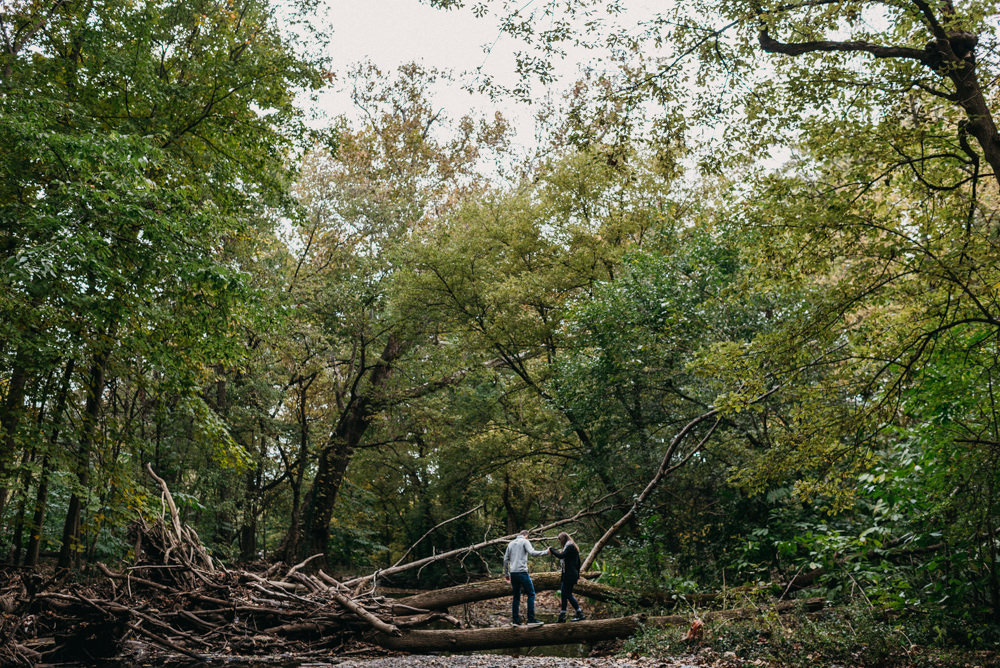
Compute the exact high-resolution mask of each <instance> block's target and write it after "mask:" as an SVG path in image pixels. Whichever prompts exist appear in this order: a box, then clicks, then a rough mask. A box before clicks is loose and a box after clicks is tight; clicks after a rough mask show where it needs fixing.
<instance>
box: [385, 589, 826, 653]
mask: <svg viewBox="0 0 1000 668" xmlns="http://www.w3.org/2000/svg"><path fill="white" fill-rule="evenodd" d="M824 603H825V601H824V599H823V598H811V599H807V600H804V601H786V602H783V603H778V604H776V605H773V606H768V608H767V610H768V611H774V612H779V613H784V612H790V611H792V610H796V609H800V610H805V611H814V610H819V609H821V608H822V607H823V605H824ZM761 611H762V609H760V608H740V609H736V610H719V611H715V612H706V613H704V614H702V615H701V616H700V619H702V620H717V619H734V618H740V617H748V616H751V615H756V614H759V613H760V612H761ZM692 619H694V617H693V616H692V615H666V616H661V617H648V616H646V615H631V616H629V617H616V618H614V619H595V620H589V621H582V622H570V623H566V624H546V625H544V626H537V627H527V626H501V627H493V628H486V629H447V630H441V631H428V630H419V631H416V630H415V631H406V632H404V633H403V634H402V635H399V636H393V635H388V634H385V633H376V634H374V636H373V639H374V640H375V642H377V643H378V644H379V645H381V646H382V647H384V648H386V649H391V650H396V651H402V652H440V651H452V652H465V651H471V650H487V649H506V648H510V647H529V646H531V647H533V646H538V645H567V644H574V643H583V642H597V641H600V640H613V639H616V638H628V637H630V636H632V635H635V633H636V631H638V630H639V629H640V628H642V627H655V628H662V627H666V626H674V625H687V624H690V623H691V621H692Z"/></svg>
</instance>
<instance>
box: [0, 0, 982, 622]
mask: <svg viewBox="0 0 1000 668" xmlns="http://www.w3.org/2000/svg"><path fill="white" fill-rule="evenodd" d="M414 1H416V0H414ZM431 4H435V5H438V6H440V7H441V9H442V11H446V10H447V9H448V8H449V6H453V5H456V4H458V3H455V2H450V1H444V0H438V2H435V3H431ZM619 4H620V3H616V2H596V1H593V2H592V1H590V0H575V1H574V2H570V3H542V4H540V5H538V6H537V7H536V6H534V5H530V3H529V5H530V6H529V7H528V8H525V7H518V6H516V5H514V4H508V3H504V2H494V3H486V4H484V5H483V6H481V7H480V8H479V9H480V11H481V12H483V13H487V14H489V13H492V14H493V15H495V16H498V17H500V19H502V20H501V22H500V25H501V26H502V28H503V29H504V30H507V31H509V32H510V33H511V34H513V35H516V36H517V37H518V38H519V39H522V40H523V41H524V45H525V46H524V50H523V51H521V52H520V54H519V58H518V66H519V68H520V71H521V72H522V74H523V78H522V79H521V83H520V84H518V85H517V86H514V87H512V88H510V89H506V90H505V89H503V87H502V86H500V85H499V84H498V83H497V82H491V81H486V80H483V82H482V84H483V87H484V89H486V90H488V91H490V92H491V93H492V94H493V95H497V96H501V95H511V96H519V95H520V96H523V97H530V96H531V95H532V91H537V90H538V87H539V86H542V87H545V86H550V87H551V86H553V85H554V83H553V74H552V72H553V70H552V67H553V65H552V64H553V62H555V61H557V60H558V58H559V56H560V52H561V51H562V50H563V49H564V48H568V47H570V46H571V45H572V46H573V48H578V47H580V46H584V47H585V46H596V45H600V46H601V47H602V48H607V49H608V50H609V52H610V53H611V54H612V55H611V57H610V58H608V59H607V60H606V61H605V65H606V67H605V68H604V69H598V68H597V67H596V66H595V67H590V68H588V69H587V70H586V71H583V72H581V74H580V78H579V80H578V81H577V82H576V83H575V84H572V85H568V86H567V87H566V91H565V95H564V97H562V98H561V99H558V100H555V101H554V102H553V104H551V105H549V106H547V107H545V109H544V113H540V114H539V125H538V139H537V141H536V142H534V143H533V144H532V146H531V148H530V150H526V149H525V148H524V147H523V145H521V144H518V143H517V142H514V141H512V133H511V129H510V127H509V124H508V122H507V121H505V119H503V118H502V117H500V116H483V117H478V116H476V115H470V116H464V117H456V116H454V115H452V116H449V114H448V113H447V112H446V111H442V110H441V108H440V107H439V106H437V105H436V104H435V103H434V100H433V96H432V93H431V91H432V90H433V88H434V86H436V85H440V84H441V81H442V80H444V79H446V78H447V77H448V76H449V74H448V73H442V72H437V71H434V70H432V69H429V68H426V67H423V66H420V65H410V66H406V67H403V68H400V69H399V70H398V71H392V72H382V71H379V70H378V69H377V68H376V67H374V66H371V65H361V66H356V67H354V68H353V69H352V70H350V71H347V70H346V68H345V67H344V65H345V64H343V63H328V62H325V61H324V60H323V59H322V57H320V56H316V55H311V54H310V53H309V52H307V51H305V50H303V48H302V45H312V46H310V47H309V48H311V49H313V50H314V51H315V53H316V54H321V53H322V44H323V39H324V37H325V36H327V33H328V32H329V26H325V25H324V24H322V23H318V22H316V21H311V20H310V11H311V10H312V9H313V8H312V7H310V3H303V4H302V5H301V6H296V7H290V6H288V5H287V4H283V5H281V7H280V10H281V14H280V15H279V14H278V13H277V12H278V9H279V8H278V7H275V6H272V5H270V4H269V3H267V2H264V1H262V0H183V1H180V0H163V1H161V2H145V1H139V2H136V1H130V0H11V1H9V2H5V3H4V4H3V8H2V11H0V72H2V75H0V173H2V178H0V553H2V554H3V556H4V558H5V559H7V560H8V561H9V562H10V563H11V564H15V565H16V564H22V565H24V566H28V567H35V566H38V565H39V562H40V560H41V561H44V560H45V559H47V558H51V559H54V560H56V561H57V563H58V566H59V567H62V568H69V569H74V570H77V569H82V570H86V569H88V568H89V567H90V566H91V565H93V564H94V563H95V562H97V561H108V560H119V559H123V558H125V557H127V556H128V554H129V551H130V549H131V548H132V545H131V542H130V538H129V536H128V534H127V531H126V529H127V527H128V525H129V524H130V522H132V520H133V519H134V518H135V516H136V513H147V514H148V513H156V512H159V510H160V497H159V490H158V488H157V487H156V486H155V484H154V483H153V481H152V480H151V479H150V478H149V476H148V475H147V474H146V472H145V466H146V465H147V464H149V465H151V467H152V468H153V470H155V471H156V472H157V473H158V474H159V475H161V476H163V478H164V479H165V480H167V482H168V483H169V485H170V488H171V490H172V491H173V493H174V497H175V499H176V500H177V501H178V503H180V505H181V506H182V511H183V514H184V519H185V521H187V522H188V523H190V524H191V525H192V526H194V527H196V528H197V530H198V532H199V533H200V536H201V538H202V540H203V541H204V542H205V543H206V544H207V545H208V546H209V547H210V549H211V551H212V552H213V554H215V555H216V556H217V557H219V558H220V559H222V560H223V561H228V562H232V563H236V562H251V561H260V560H267V561H273V560H285V561H288V562H294V561H296V560H301V559H303V558H305V557H308V556H310V555H312V554H316V553H323V554H324V555H325V559H326V561H327V564H328V565H329V566H330V567H331V568H333V569H335V570H338V571H339V572H371V571H372V570H373V569H377V568H384V567H387V566H390V565H392V564H393V563H396V562H397V561H398V560H400V559H401V558H404V557H405V558H408V559H412V558H415V557H420V556H426V555H429V554H432V553H433V552H441V551H444V550H448V549H453V548H457V547H462V546H465V545H470V544H474V543H477V542H479V541H482V540H484V539H485V538H490V537H496V536H502V535H505V534H508V533H511V532H513V531H515V530H517V529H520V528H522V527H532V526H536V525H539V524H545V523H548V522H551V521H553V520H557V519H561V518H567V517H571V516H574V515H578V514H579V516H580V519H579V521H578V522H576V523H575V524H574V525H573V526H572V529H571V530H572V531H573V533H574V535H575V536H576V539H577V541H578V542H579V543H580V544H581V546H583V551H584V553H587V552H588V550H589V548H590V547H591V546H592V545H594V544H595V542H597V541H598V540H599V539H600V538H601V537H602V536H603V535H604V534H605V531H606V530H607V529H608V527H610V526H611V525H612V524H613V523H614V522H615V521H617V520H618V519H619V518H621V517H622V516H623V513H625V512H626V511H628V512H630V513H631V515H629V521H628V522H627V523H626V524H625V525H623V527H622V529H621V530H620V531H619V532H618V533H617V534H616V535H615V536H613V537H612V538H611V540H610V542H608V544H607V545H606V546H605V548H604V549H603V551H601V552H600V554H599V555H597V559H596V561H594V563H593V566H594V567H595V568H597V569H598V570H601V571H602V572H604V573H605V574H606V575H607V576H608V578H610V579H611V580H612V581H617V582H620V583H641V587H642V588H643V589H646V590H649V589H663V590H668V591H681V592H683V591H693V590H699V589H717V588H719V587H720V586H723V585H726V586H734V585H739V584H743V583H753V582H760V581H767V582H770V581H776V582H782V581H787V580H788V579H789V578H791V577H793V576H795V575H796V574H800V575H801V574H803V573H812V574H814V575H815V576H816V577H817V578H819V582H820V583H821V586H822V587H824V591H825V592H826V595H827V596H828V597H830V598H832V599H838V598H839V599H842V600H858V599H863V600H864V601H866V602H867V603H868V604H869V605H878V606H880V608H890V609H897V610H900V611H902V610H910V611H914V610H916V611H919V612H920V614H925V615H932V616H934V617H935V618H936V619H946V620H952V621H955V622H957V624H956V625H955V627H954V628H959V629H961V633H963V634H966V635H967V636H980V635H984V634H988V633H989V631H988V629H989V628H990V627H989V625H988V624H985V622H992V623H995V622H996V621H997V620H998V619H1000V573H998V565H1000V563H998V559H1000V556H998V547H1000V535H998V534H1000V494H998V491H1000V490H998V487H1000V462H998V458H1000V417H998V413H997V399H998V397H997V388H996V387H995V385H994V377H995V376H996V377H997V381H998V382H1000V301H998V297H1000V218H998V213H1000V210H998V199H997V194H998V180H1000V172H998V171H997V170H998V169H1000V137H998V134H997V128H996V125H995V123H994V119H993V116H992V113H993V110H995V109H997V108H998V102H1000V100H998V95H997V81H998V77H1000V54H998V52H997V47H998V43H997V22H998V16H1000V7H998V3H996V2H978V1H977V2H952V1H951V0H899V1H893V2H851V1H843V2H837V1H833V0H830V1H827V0H819V1H814V0H806V1H803V2H792V3H779V2H771V1H770V0H761V1H753V2H751V1H746V2H743V1H721V0H719V1H716V0H699V1H696V2H684V3H677V7H675V8H673V9H664V11H663V13H662V14H660V15H657V16H655V17H653V18H651V19H650V20H649V21H646V22H643V23H642V24H638V25H637V24H631V25H629V24H627V23H620V22H619V23H613V22H606V21H604V18H606V17H608V16H611V17H613V16H615V15H616V8H617V6H618V5H619ZM334 19H335V17H334ZM338 68H339V69H338ZM334 73H336V76H337V77H338V79H339V80H340V81H341V82H344V81H348V82H350V87H351V88H352V90H353V97H354V101H355V104H356V107H357V109H358V113H357V114H352V115H351V116H350V117H342V118H336V119H326V121H325V123H324V124H323V126H322V127H317V125H316V123H314V122H307V121H308V119H307V117H306V114H305V111H304V109H305V107H306V104H305V102H304V100H305V99H306V98H307V97H308V93H309V91H318V90H320V89H321V88H322V87H323V86H326V85H329V84H330V81H331V79H333V78H334ZM456 85H457V84H456ZM654 479H656V480H658V484H656V485H654V486H652V487H647V485H648V483H649V482H650V481H652V480H654ZM446 520H452V521H447V522H446ZM435 527H437V528H436V529H435V530H434V531H433V532H431V533H430V534H429V535H426V534H428V532H429V531H430V530H431V529H432V528H435ZM500 558H501V557H500V555H499V553H498V554H494V555H492V556H491V555H489V554H483V555H482V556H471V557H469V558H467V559H464V560H462V561H461V562H458V561H443V562H438V563H435V564H434V565H433V566H431V567H428V568H427V569H424V570H422V571H421V572H420V573H419V574H416V573H410V574H408V575H406V576H405V577H401V578H400V579H399V581H400V583H403V584H412V583H413V582H415V581H416V580H417V579H418V578H419V582H420V583H421V584H424V585H427V584H439V583H446V582H454V581H464V580H465V579H466V578H468V577H470V576H476V575H480V574H484V573H493V574H495V573H496V572H497V570H498V568H499V564H500ZM970 620H973V621H975V622H977V623H976V624H973V625H967V624H966V622H968V621H970Z"/></svg>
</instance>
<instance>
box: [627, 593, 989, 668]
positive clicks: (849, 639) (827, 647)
mask: <svg viewBox="0 0 1000 668" xmlns="http://www.w3.org/2000/svg"><path fill="white" fill-rule="evenodd" d="M686 633H687V629H686V628H685V629H680V628H677V627H674V628H667V629H654V628H647V629H644V630H643V631H642V632H641V633H639V634H637V635H636V636H634V637H633V638H631V639H630V640H629V641H627V642H626V643H625V644H624V645H623V648H622V649H623V651H624V652H625V653H628V654H632V653H638V654H642V655H646V656H652V657H656V658H668V657H676V656H691V655H692V654H696V655H698V656H699V658H700V659H701V661H700V663H702V662H704V663H710V664H713V663H714V664H718V665H739V666H744V665H755V666H789V667H802V668H816V667H817V666H844V667H847V666H852V667H853V666H858V667H862V666H863V667H868V666H900V667H903V666H906V667H909V666H914V667H916V666H983V667H985V666H997V665H1000V651H998V649H1000V629H998V628H997V627H995V626H984V625H982V624H971V623H969V622H968V621H967V620H961V619H949V618H941V617H939V618H932V617H930V616H927V615H913V616H899V615H896V616H894V617H889V616H886V615H884V614H880V613H878V612H877V611H873V610H871V609H867V608H860V607H849V608H838V609H833V610H826V611H823V612H819V613H809V614H805V613H796V614H789V615H778V614H776V613H773V612H763V613H762V614H761V615H759V616H757V617H755V618H752V619H742V620H732V619H728V620H710V621H706V622H705V625H704V628H703V635H702V637H701V639H699V640H683V638H684V636H685V635H686Z"/></svg>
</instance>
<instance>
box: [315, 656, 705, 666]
mask: <svg viewBox="0 0 1000 668" xmlns="http://www.w3.org/2000/svg"><path fill="white" fill-rule="evenodd" d="M693 661H695V659H694V658H693V657H692V658H691V659H689V660H685V659H677V660H671V661H664V660H662V659H649V658H642V657H639V658H628V657H586V658H569V657H556V656H506V655H498V654H473V655H469V656H418V655H410V656H393V657H383V658H380V659H359V660H346V661H344V662H341V663H337V664H320V663H316V664H309V665H311V666H313V667H314V668H320V667H321V666H327V665H336V666H337V667H338V668H396V667H400V668H563V667H565V668H623V667H626V666H636V667H638V668H696V667H697V666H699V665H704V664H698V663H693ZM302 668H305V665H303V666H302Z"/></svg>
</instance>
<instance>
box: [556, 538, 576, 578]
mask: <svg viewBox="0 0 1000 668" xmlns="http://www.w3.org/2000/svg"><path fill="white" fill-rule="evenodd" d="M551 550H552V554H553V555H555V556H556V557H558V558H559V559H562V565H563V577H565V578H571V579H573V580H576V579H577V578H579V577H580V548H578V547H577V546H576V543H574V542H573V541H569V542H568V543H566V547H565V548H563V550H562V552H560V551H559V550H557V549H556V548H554V547H553V548H551Z"/></svg>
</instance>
